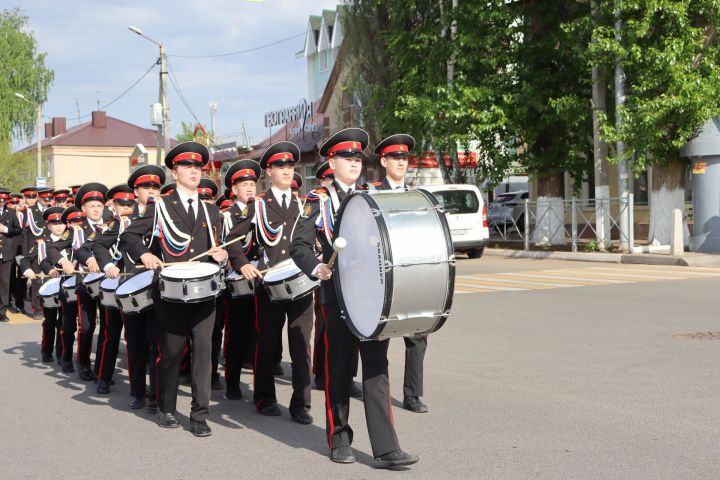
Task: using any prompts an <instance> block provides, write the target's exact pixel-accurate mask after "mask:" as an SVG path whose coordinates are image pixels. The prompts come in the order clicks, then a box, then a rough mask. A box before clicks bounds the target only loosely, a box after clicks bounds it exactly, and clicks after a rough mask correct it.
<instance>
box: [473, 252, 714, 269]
mask: <svg viewBox="0 0 720 480" xmlns="http://www.w3.org/2000/svg"><path fill="white" fill-rule="evenodd" d="M485 255H489V256H492V257H505V258H530V259H535V260H545V259H549V260H569V261H575V262H601V263H626V264H636V265H666V266H674V267H706V268H720V255H709V254H705V255H702V254H695V255H692V254H691V255H687V256H677V257H674V256H670V255H653V254H648V253H645V254H623V253H590V252H537V251H525V250H511V249H507V248H486V249H485Z"/></svg>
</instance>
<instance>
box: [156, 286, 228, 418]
mask: <svg viewBox="0 0 720 480" xmlns="http://www.w3.org/2000/svg"><path fill="white" fill-rule="evenodd" d="M154 290H155V299H156V301H155V312H156V315H157V320H158V326H159V328H160V358H159V360H158V390H157V391H158V398H157V400H158V409H159V410H160V411H161V412H163V413H174V412H175V409H176V405H177V391H178V383H179V376H180V363H181V361H182V352H183V348H184V347H185V342H186V340H187V338H188V336H190V337H192V360H191V367H190V369H191V376H192V380H191V382H192V403H191V408H190V420H192V421H201V420H205V419H207V417H208V415H209V405H210V370H211V367H212V365H211V359H210V357H211V353H212V332H213V328H214V326H215V299H212V300H210V301H207V302H200V303H189V304H180V303H171V302H166V301H165V300H161V299H160V298H159V297H160V294H159V291H158V290H157V288H155V289H154Z"/></svg>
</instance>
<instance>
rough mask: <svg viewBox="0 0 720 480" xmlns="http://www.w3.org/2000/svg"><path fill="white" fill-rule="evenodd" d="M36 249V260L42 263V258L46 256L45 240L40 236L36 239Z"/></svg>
mask: <svg viewBox="0 0 720 480" xmlns="http://www.w3.org/2000/svg"><path fill="white" fill-rule="evenodd" d="M37 249H38V255H37V262H38V264H40V263H42V261H43V260H45V259H46V258H47V246H46V245H45V240H44V239H42V238H39V239H38V241H37Z"/></svg>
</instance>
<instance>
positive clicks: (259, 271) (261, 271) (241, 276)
mask: <svg viewBox="0 0 720 480" xmlns="http://www.w3.org/2000/svg"><path fill="white" fill-rule="evenodd" d="M276 268H277V265H275V266H274V267H270V268H266V269H265V270H258V272H257V273H265V272H269V271H270V270H275V269H276ZM238 278H246V277H245V276H244V275H240V276H239V277H238Z"/></svg>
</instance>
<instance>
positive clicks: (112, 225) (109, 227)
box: [107, 219, 117, 230]
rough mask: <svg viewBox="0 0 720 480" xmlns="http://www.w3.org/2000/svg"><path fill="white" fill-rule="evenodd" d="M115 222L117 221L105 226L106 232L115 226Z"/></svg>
mask: <svg viewBox="0 0 720 480" xmlns="http://www.w3.org/2000/svg"><path fill="white" fill-rule="evenodd" d="M116 221H117V219H115V220H113V221H112V222H110V223H109V224H108V226H107V229H108V230H112V228H113V227H114V226H115V222H116Z"/></svg>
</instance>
